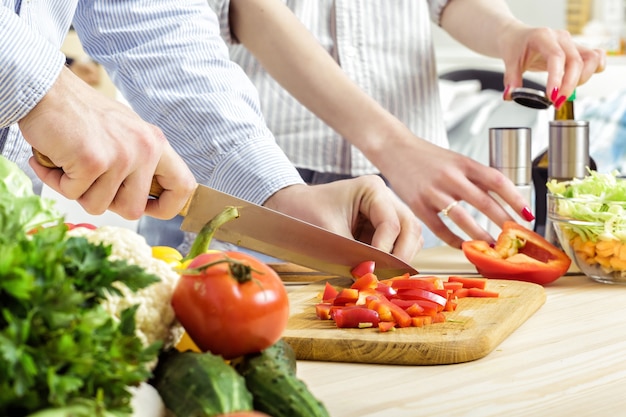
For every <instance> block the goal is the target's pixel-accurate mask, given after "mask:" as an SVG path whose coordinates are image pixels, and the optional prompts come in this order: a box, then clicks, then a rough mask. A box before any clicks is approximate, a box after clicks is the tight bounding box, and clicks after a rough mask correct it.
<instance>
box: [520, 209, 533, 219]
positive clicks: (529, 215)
mask: <svg viewBox="0 0 626 417" xmlns="http://www.w3.org/2000/svg"><path fill="white" fill-rule="evenodd" d="M522 217H523V218H524V220H526V221H527V222H531V221H533V220H535V215H534V214H533V213H532V212H531V211H530V209H529V208H528V207H524V208H523V209H522Z"/></svg>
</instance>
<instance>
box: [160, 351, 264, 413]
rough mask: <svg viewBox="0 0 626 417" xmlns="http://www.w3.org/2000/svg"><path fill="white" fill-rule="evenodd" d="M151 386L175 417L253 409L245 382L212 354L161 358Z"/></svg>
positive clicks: (189, 353) (172, 353) (168, 354)
mask: <svg viewBox="0 0 626 417" xmlns="http://www.w3.org/2000/svg"><path fill="white" fill-rule="evenodd" d="M150 383H151V384H152V385H153V386H154V387H155V388H156V390H157V391H158V392H159V395H160V396H161V398H162V399H163V403H164V404H165V406H166V407H167V408H168V410H170V411H171V412H172V413H174V415H176V417H213V416H218V415H220V414H227V413H232V412H235V411H251V410H252V409H253V408H252V395H251V393H250V392H249V391H248V390H247V388H246V383H245V380H244V378H243V377H241V375H239V374H238V373H237V372H236V371H235V370H234V369H233V368H232V367H231V366H229V365H228V364H227V363H226V362H224V359H223V358H222V357H221V356H216V355H213V354H211V353H209V352H205V353H197V352H192V351H187V352H178V351H176V350H171V351H169V352H166V353H164V354H162V355H161V356H160V357H159V362H158V365H157V367H156V369H155V371H154V378H153V379H152V380H151V381H150Z"/></svg>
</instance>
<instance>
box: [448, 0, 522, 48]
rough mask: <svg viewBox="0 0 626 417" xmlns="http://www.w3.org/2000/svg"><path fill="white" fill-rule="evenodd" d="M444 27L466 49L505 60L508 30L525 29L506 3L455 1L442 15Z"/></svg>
mask: <svg viewBox="0 0 626 417" xmlns="http://www.w3.org/2000/svg"><path fill="white" fill-rule="evenodd" d="M440 25H441V27H442V28H443V29H444V30H445V31H446V32H448V34H450V36H452V37H453V38H454V39H456V40H457V41H459V42H461V43H462V44H463V45H465V46H467V47H468V48H470V49H472V50H474V51H476V52H478V53H481V54H483V55H486V56H491V57H495V58H501V57H502V49H501V48H502V47H503V46H502V44H503V41H504V39H503V34H504V33H506V32H508V30H507V29H509V28H511V27H513V26H520V27H521V26H525V25H524V24H523V23H522V22H521V21H520V20H518V19H517V18H516V17H515V16H514V15H513V13H512V12H511V10H510V9H509V7H508V5H507V4H506V2H505V1H504V0H452V1H450V2H449V3H448V5H447V6H446V8H445V9H444V11H443V13H442V15H441V20H440Z"/></svg>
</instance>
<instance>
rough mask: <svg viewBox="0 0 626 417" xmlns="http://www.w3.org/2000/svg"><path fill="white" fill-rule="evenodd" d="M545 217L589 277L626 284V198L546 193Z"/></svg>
mask: <svg viewBox="0 0 626 417" xmlns="http://www.w3.org/2000/svg"><path fill="white" fill-rule="evenodd" d="M547 199H548V201H547V203H548V220H549V221H551V222H552V225H553V227H554V231H555V233H556V235H557V236H558V239H559V243H560V244H561V247H562V248H563V250H564V251H565V252H566V253H567V255H568V256H569V257H570V258H571V259H572V260H573V261H574V262H575V263H576V266H578V268H579V269H580V270H581V271H582V272H583V273H584V274H585V275H587V276H588V277H590V278H591V279H593V280H595V281H598V282H602V283H605V284H626V201H605V200H602V199H600V198H599V197H590V196H586V197H584V198H582V197H564V196H559V195H555V194H552V193H548V196H547Z"/></svg>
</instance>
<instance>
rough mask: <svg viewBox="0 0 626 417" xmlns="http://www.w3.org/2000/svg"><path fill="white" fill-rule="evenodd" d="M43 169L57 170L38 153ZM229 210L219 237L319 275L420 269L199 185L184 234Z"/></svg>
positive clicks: (385, 274) (154, 190) (383, 274)
mask: <svg viewBox="0 0 626 417" xmlns="http://www.w3.org/2000/svg"><path fill="white" fill-rule="evenodd" d="M33 154H34V155H35V158H36V159H37V162H39V163H40V164H41V165H43V166H46V167H49V168H57V167H56V166H55V165H54V163H53V162H52V161H50V159H49V158H48V157H46V156H45V155H43V154H41V153H40V152H38V151H37V150H35V149H33ZM162 191H163V188H162V187H161V186H160V184H159V183H158V182H157V181H156V178H153V179H152V184H151V188H150V195H151V196H152V197H155V198H158V197H159V195H160V194H161V192H162ZM227 206H234V207H237V209H238V210H239V217H238V218H236V219H234V220H232V221H229V222H227V223H225V224H223V225H222V226H220V228H219V229H218V230H217V232H216V233H215V238H216V239H219V240H222V241H224V242H229V243H232V244H235V245H237V246H240V247H243V248H246V249H250V250H253V251H256V252H260V253H263V254H265V255H269V256H272V257H274V258H278V259H280V260H283V261H286V262H291V263H294V264H297V265H302V266H306V267H308V268H312V269H314V270H317V271H321V272H326V273H329V274H334V275H337V276H345V277H350V276H351V274H350V270H351V269H352V268H354V267H355V266H356V265H358V264H359V263H361V262H363V261H374V262H375V264H376V275H377V276H378V277H379V278H381V279H386V278H391V277H394V276H398V275H402V274H404V273H407V272H408V273H409V274H416V273H417V270H416V269H415V268H413V267H412V266H411V265H410V264H408V263H406V262H404V261H403V260H401V259H400V258H398V257H396V256H394V255H392V254H389V253H387V252H384V251H382V250H379V249H377V248H375V247H373V246H371V245H368V244H366V243H363V242H360V241H357V240H354V239H350V238H347V237H344V236H341V235H339V234H336V233H333V232H330V231H328V230H326V229H323V228H321V227H318V226H316V225H313V224H311V223H308V222H305V221H302V220H299V219H296V218H294V217H291V216H288V215H286V214H283V213H281V212H278V211H275V210H272V209H269V208H267V207H263V206H260V205H257V204H254V203H251V202H248V201H245V200H242V199H240V198H237V197H234V196H232V195H229V194H226V193H223V192H221V191H218V190H215V189H212V188H210V187H207V186H204V185H201V184H198V185H197V188H196V190H195V192H194V193H193V195H192V196H191V197H190V199H189V200H188V201H187V202H186V204H185V206H184V208H183V210H182V211H181V213H180V214H181V215H182V216H183V217H184V219H183V222H182V225H181V230H183V231H187V232H194V233H197V232H199V231H200V229H202V227H203V226H204V225H205V224H206V223H207V222H208V221H209V220H210V219H211V218H213V217H214V216H215V215H217V214H218V213H219V212H221V211H222V210H223V209H224V208H225V207H227Z"/></svg>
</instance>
